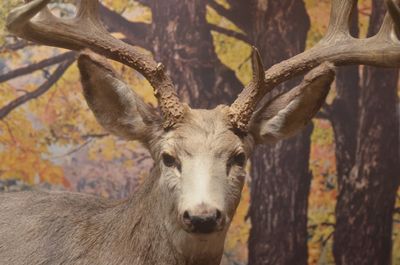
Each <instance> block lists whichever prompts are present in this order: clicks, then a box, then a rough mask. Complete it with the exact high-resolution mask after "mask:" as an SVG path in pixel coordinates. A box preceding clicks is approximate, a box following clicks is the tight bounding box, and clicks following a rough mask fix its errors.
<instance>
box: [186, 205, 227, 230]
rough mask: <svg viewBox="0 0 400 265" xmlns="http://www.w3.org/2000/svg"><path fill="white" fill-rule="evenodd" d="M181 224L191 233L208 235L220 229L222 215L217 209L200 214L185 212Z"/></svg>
mask: <svg viewBox="0 0 400 265" xmlns="http://www.w3.org/2000/svg"><path fill="white" fill-rule="evenodd" d="M183 223H184V224H185V226H186V227H187V228H188V230H189V231H190V232H192V233H200V234H208V233H212V232H214V231H216V230H218V229H220V228H221V227H222V225H223V217H222V213H221V211H220V210H218V209H213V210H203V211H201V212H197V213H196V211H193V212H191V211H185V212H184V213H183Z"/></svg>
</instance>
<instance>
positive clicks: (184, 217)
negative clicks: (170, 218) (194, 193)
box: [183, 211, 190, 221]
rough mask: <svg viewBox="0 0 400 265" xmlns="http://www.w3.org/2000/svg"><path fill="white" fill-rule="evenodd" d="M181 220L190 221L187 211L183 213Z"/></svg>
mask: <svg viewBox="0 0 400 265" xmlns="http://www.w3.org/2000/svg"><path fill="white" fill-rule="evenodd" d="M183 219H184V220H187V221H190V215H189V212H188V211H185V212H184V213H183Z"/></svg>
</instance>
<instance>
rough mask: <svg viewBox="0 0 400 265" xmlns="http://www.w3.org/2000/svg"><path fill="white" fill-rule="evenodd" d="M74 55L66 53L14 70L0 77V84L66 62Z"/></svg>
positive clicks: (73, 53)
mask: <svg viewBox="0 0 400 265" xmlns="http://www.w3.org/2000/svg"><path fill="white" fill-rule="evenodd" d="M75 55H76V53H75V52H66V53H63V54H60V55H57V56H54V57H51V58H48V59H45V60H42V61H40V62H38V63H34V64H30V65H28V66H25V67H21V68H18V69H15V70H13V71H10V72H8V73H5V74H3V75H0V83H3V82H6V81H8V80H10V79H13V78H16V77H19V76H22V75H26V74H30V73H32V72H34V71H37V70H40V69H42V68H44V67H48V66H50V65H54V64H59V63H62V62H64V61H66V60H71V59H73V58H74V57H75Z"/></svg>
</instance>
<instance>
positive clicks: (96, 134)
mask: <svg viewBox="0 0 400 265" xmlns="http://www.w3.org/2000/svg"><path fill="white" fill-rule="evenodd" d="M107 136H110V134H109V133H92V134H84V135H81V138H82V139H85V140H86V139H91V138H104V137H107Z"/></svg>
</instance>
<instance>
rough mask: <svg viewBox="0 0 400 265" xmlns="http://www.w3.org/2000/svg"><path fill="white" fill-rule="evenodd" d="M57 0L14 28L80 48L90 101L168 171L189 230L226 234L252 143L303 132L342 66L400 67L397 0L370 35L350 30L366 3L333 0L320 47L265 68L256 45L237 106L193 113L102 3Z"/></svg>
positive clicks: (170, 205) (41, 3) (170, 201)
mask: <svg viewBox="0 0 400 265" xmlns="http://www.w3.org/2000/svg"><path fill="white" fill-rule="evenodd" d="M48 2H49V0H34V1H31V2H29V3H27V4H25V5H24V6H22V7H19V8H17V9H15V10H13V12H12V13H11V14H10V15H9V18H8V21H7V22H8V23H7V26H8V29H9V30H10V31H11V32H13V33H15V34H16V35H18V36H20V37H22V38H25V39H27V40H31V41H34V42H37V43H40V44H44V45H50V46H57V47H62V48H67V49H72V50H77V51H80V57H79V60H78V67H79V70H80V73H81V78H82V79H81V80H82V84H83V89H84V96H85V98H86V101H87V103H88V105H89V107H90V108H91V110H92V111H93V113H94V115H95V116H96V118H97V120H98V122H99V123H100V124H101V125H102V126H103V127H104V128H105V129H107V130H108V131H110V132H112V133H113V134H115V135H118V136H120V137H122V138H124V139H127V140H138V141H140V142H142V143H143V144H144V145H145V146H146V147H147V148H148V149H149V150H150V153H151V154H152V157H153V158H154V160H155V163H156V167H157V168H158V170H159V172H160V173H159V178H158V185H159V186H160V189H161V190H163V191H165V194H168V196H167V197H166V198H165V202H164V203H165V204H166V208H167V209H168V211H170V212H173V213H174V216H175V217H174V218H172V220H170V221H169V222H171V223H173V224H171V225H173V226H174V227H176V228H175V229H182V230H184V231H186V232H189V233H197V234H211V233H213V232H218V231H224V232H226V229H227V227H228V225H229V223H230V221H231V220H232V217H233V215H234V212H235V210H236V207H237V205H238V203H239V200H240V194H241V190H242V187H243V183H244V176H245V174H246V173H245V165H246V161H247V159H248V158H249V157H250V155H251V152H252V149H253V148H254V146H255V145H257V144H264V143H269V144H271V143H274V142H276V141H278V140H281V139H284V138H286V137H289V136H291V135H293V134H295V133H296V132H298V131H299V130H301V129H302V128H303V127H304V126H305V125H306V124H307V123H308V122H309V121H310V119H311V118H312V117H313V116H314V115H315V114H316V113H317V112H318V110H319V109H320V107H321V105H322V104H323V102H324V101H325V98H326V95H327V94H328V91H329V88H330V84H331V83H332V81H333V79H334V68H335V66H339V65H344V64H369V65H375V66H384V67H398V66H399V65H400V45H399V40H398V38H397V35H396V30H398V26H399V25H400V23H399V22H400V11H399V8H398V6H397V4H396V3H395V2H394V0H391V1H388V7H389V10H390V12H389V14H388V15H387V17H386V19H385V21H384V23H383V25H382V28H381V30H380V32H379V33H378V34H377V35H376V36H374V37H371V38H367V39H355V38H353V37H351V36H350V33H349V21H350V14H351V11H352V10H353V7H354V5H355V4H356V2H357V1H356V0H333V1H332V11H331V14H332V15H331V20H330V24H329V27H328V32H327V34H326V36H325V37H324V38H323V39H322V40H321V41H320V42H319V43H318V44H317V45H316V46H315V47H313V48H312V49H310V50H308V51H306V52H304V53H302V54H299V55H297V56H295V57H293V58H290V59H288V60H286V61H283V62H281V63H279V64H277V65H274V66H273V67H271V68H270V69H269V70H267V71H266V72H264V67H263V65H262V62H261V59H260V56H259V54H258V51H257V50H256V49H255V48H253V55H252V63H253V80H252V81H251V82H250V84H249V85H248V86H246V87H245V88H244V89H243V92H242V93H241V94H240V95H239V97H238V98H237V100H236V101H235V102H234V103H233V104H232V105H231V106H226V105H220V106H217V107H216V108H215V109H212V110H204V109H191V108H190V107H189V106H188V105H186V104H183V103H181V102H180V101H179V99H178V97H177V94H176V92H175V90H174V85H173V83H172V81H171V78H170V77H169V76H168V75H167V73H166V70H165V69H164V67H163V65H162V64H160V63H157V62H155V61H154V60H153V59H152V58H150V57H148V56H146V55H144V54H142V53H141V52H139V51H138V50H137V49H136V48H134V47H132V46H130V45H128V44H126V43H124V42H122V41H120V40H118V39H115V38H114V37H112V36H111V35H109V34H108V33H107V31H106V30H105V28H104V27H103V26H102V24H101V23H100V20H99V17H98V12H97V9H98V7H97V4H98V3H97V1H92V0H82V1H81V4H80V6H79V8H78V13H77V16H76V17H75V18H73V19H61V18H57V17H55V16H53V15H52V14H51V12H50V11H49V10H48V9H47V7H46V5H47V3H48ZM393 21H395V22H396V27H395V26H394V23H393ZM98 54H100V55H102V56H104V57H107V58H109V59H112V60H116V61H119V62H121V63H123V64H125V65H127V66H130V67H132V68H133V69H135V70H137V71H138V72H140V73H141V74H142V75H143V76H144V77H145V78H146V79H147V80H148V81H149V82H150V84H151V85H152V86H153V87H154V90H155V95H156V97H157V99H158V103H159V108H160V110H161V111H160V113H159V112H157V111H156V110H155V109H153V108H152V107H150V106H148V105H146V104H145V103H144V102H143V100H142V99H140V98H139V97H138V95H137V94H136V93H135V92H134V91H133V90H131V89H130V88H129V87H128V86H127V85H126V84H125V83H124V81H123V80H121V78H120V77H119V76H118V74H117V73H116V72H115V71H114V70H113V69H112V67H111V66H110V65H109V64H108V63H107V61H106V59H105V58H104V57H101V56H99V55H98ZM308 71H309V72H308ZM306 72H308V73H307V74H306V75H305V77H304V79H303V81H302V82H301V83H300V85H298V86H297V87H295V88H293V89H292V90H290V91H289V92H287V93H284V94H280V95H278V96H275V97H273V98H272V99H271V100H265V101H261V99H262V98H264V96H265V95H266V94H267V93H269V92H270V91H271V90H272V89H273V88H274V87H276V86H277V85H279V84H281V83H282V82H284V81H286V80H289V79H291V78H293V77H295V76H298V75H300V74H304V73H306Z"/></svg>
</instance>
